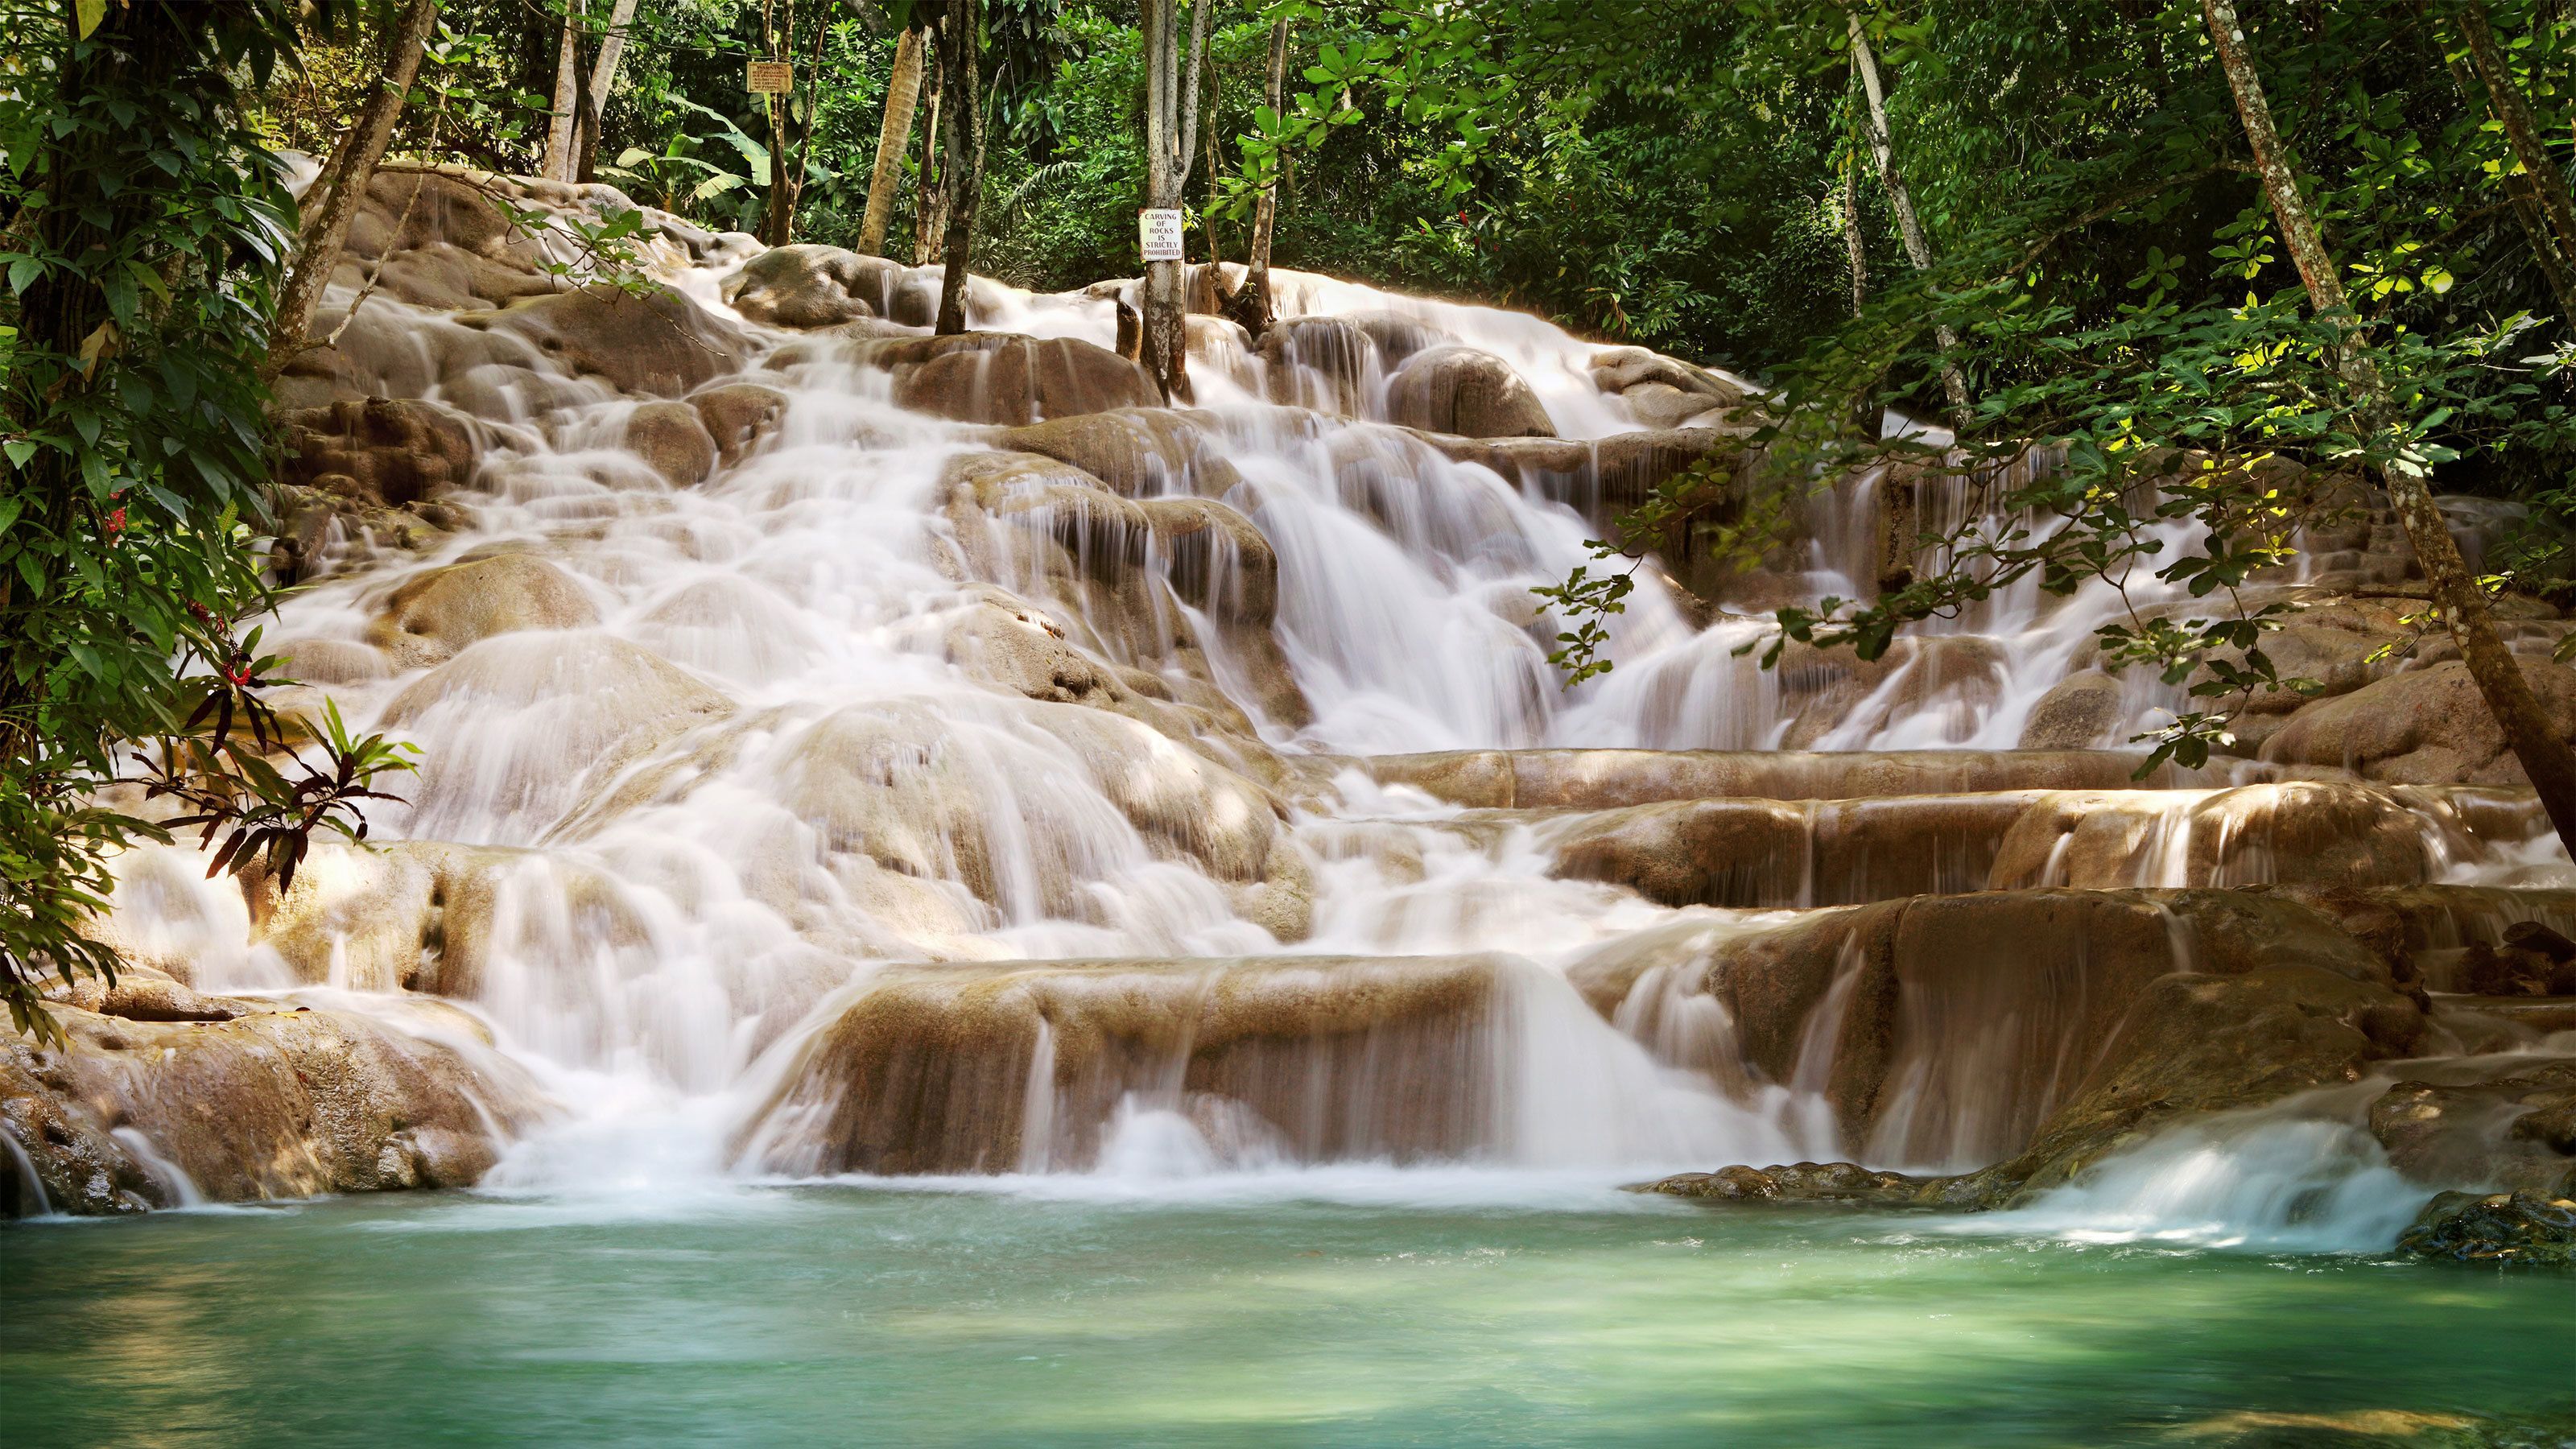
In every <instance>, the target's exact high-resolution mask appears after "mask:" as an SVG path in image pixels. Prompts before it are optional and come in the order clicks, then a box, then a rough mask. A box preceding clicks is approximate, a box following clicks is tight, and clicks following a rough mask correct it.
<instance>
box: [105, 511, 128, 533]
mask: <svg viewBox="0 0 2576 1449" xmlns="http://www.w3.org/2000/svg"><path fill="white" fill-rule="evenodd" d="M107 531H108V532H110V533H123V532H124V531H125V510H124V509H122V508H111V509H109V510H108V511H107Z"/></svg>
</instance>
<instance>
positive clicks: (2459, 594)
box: [2201, 0, 2576, 849]
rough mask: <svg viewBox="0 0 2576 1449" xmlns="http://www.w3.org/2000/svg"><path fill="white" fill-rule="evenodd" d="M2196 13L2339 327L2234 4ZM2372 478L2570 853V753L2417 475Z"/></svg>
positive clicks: (2384, 400) (2365, 381)
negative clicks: (2382, 491)
mask: <svg viewBox="0 0 2576 1449" xmlns="http://www.w3.org/2000/svg"><path fill="white" fill-rule="evenodd" d="M2201 10H2202V13H2203V14H2204V15H2205V16H2206V17H2207V19H2208V22H2209V34H2210V39H2211V41H2212V42H2213V43H2214V44H2215V45H2216V46H2217V49H2218V61H2219V65H2220V67H2221V68H2222V69H2223V70H2224V71H2225V72H2226V74H2227V85H2228V89H2229V90H2231V91H2233V92H2234V93H2235V96H2236V110H2237V114H2238V115H2239V116H2240V117H2241V118H2242V119H2243V121H2244V124H2245V140H2246V144H2247V146H2248V147H2249V148H2250V149H2251V150H2252V151H2253V153H2254V166H2255V170H2256V171H2257V172H2258V173H2259V174H2260V175H2261V176H2262V178H2263V191H2264V195H2265V196H2266V197H2267V198H2268V199H2269V200H2270V202H2271V203H2272V216H2273V219H2274V220H2275V221H2276V222H2277V223H2279V226H2280V231H2281V239H2282V241H2283V243H2284V244H2285V245H2287V246H2288V248H2289V251H2290V260H2291V261H2292V263H2293V264H2295V265H2296V266H2297V267H2298V269H2299V279H2300V280H2301V281H2302V282H2304V283H2305V284H2306V286H2307V292H2308V305H2309V306H2310V307H2311V308H2313V309H2314V310H2315V311H2316V313H2317V314H2318V315H2320V316H2323V317H2329V318H2332V317H2336V316H2339V315H2340V316H2343V317H2349V316H2350V315H2351V306H2350V304H2349V302H2348V300H2347V299H2346V297H2345V295H2344V290H2343V279H2342V275H2341V273H2339V272H2338V271H2337V270H2336V269H2335V264H2334V259H2333V257H2332V256H2330V255H2329V254H2328V253H2327V252H2326V248H2325V241H2324V238H2323V237H2322V236H2320V235H2319V234H2318V231H2317V224H2316V219H2315V218H2314V217H2313V216H2311V215H2310V214H2309V212H2308V205H2307V201H2306V199H2305V198H2303V197H2302V196H2301V195H2300V194H2299V185H2298V178H2297V177H2296V176H2295V175H2293V174H2292V172H2291V170H2290V164H2289V159H2288V157H2287V155H2286V154H2285V153H2284V152H2283V150H2282V147H2281V137H2280V133H2279V132H2278V131H2276V130H2275V129H2274V128H2273V125H2272V110H2271V105H2270V103H2269V102H2268V101H2267V100H2266V99H2265V98H2264V95H2263V81H2262V77H2261V76H2260V75H2258V74H2257V73H2256V72H2255V69H2254V59H2253V55H2252V52H2251V51H2250V50H2249V49H2248V48H2247V45H2246V38H2245V28H2244V26H2243V25H2242V24H2240V23H2239V22H2238V20H2237V18H2236V6H2235V3H2234V0H2201ZM2340 366H2341V368H2342V370H2343V374H2344V377H2345V378H2346V380H2347V382H2348V383H2349V384H2350V385H2351V386H2352V387H2353V389H2354V390H2355V391H2356V392H2359V393H2360V394H2361V395H2362V396H2363V398H2364V406H2365V407H2366V408H2367V409H2369V410H2371V415H2370V416H2367V417H2365V419H2364V423H2365V426H2367V427H2369V428H2370V429H2371V430H2372V431H2376V430H2377V429H2378V428H2379V427H2380V426H2381V425H2382V424H2384V422H2385V421H2386V419H2387V417H2388V415H2389V413H2390V411H2391V410H2392V408H2393V403H2392V401H2391V400H2390V398H2389V396H2388V388H2387V384H2386V382H2385V381H2384V380H2383V379H2382V378H2381V377H2380V375H2379V370H2378V366H2377V364H2376V363H2374V362H2373V361H2372V360H2371V358H2370V356H2369V354H2368V352H2367V351H2366V350H2365V349H2364V348H2363V347H2362V345H2361V339H2360V338H2359V337H2358V336H2357V335H2356V336H2353V337H2351V339H2350V341H2349V342H2348V343H2347V344H2346V345H2345V346H2344V347H2343V349H2342V356H2341V358H2340ZM2379 476H2380V482H2381V485H2382V486H2383V487H2385V488H2386V489H2387V491H2388V498H2389V502H2390V503H2391V504H2392V505H2394V507H2395V508H2396V510H2397V521H2398V523H2399V524H2400V525H2401V526H2402V527H2404V529H2405V530H2406V539H2407V542H2408V543H2410V544H2412V545H2413V546H2414V549H2415V559H2416V562H2418V563H2419V564H2421V565H2423V568H2424V577H2425V581H2426V583H2427V584H2428V585H2429V592H2430V593H2431V594H2432V597H2433V601H2434V602H2435V603H2436V604H2438V605H2440V606H2441V610H2442V618H2443V621H2444V622H2445V623H2446V624H2448V625H2449V626H2450V630H2451V637H2452V638H2453V639H2455V640H2457V641H2458V642H2459V646H2460V655H2461V658H2462V659H2463V660H2464V661H2465V662H2466V663H2467V665H2468V667H2469V676H2470V678H2472V679H2474V680H2475V681H2476V682H2477V686H2478V693H2479V694H2481V695H2482V696H2484V697H2485V699H2486V704H2487V709H2488V711H2489V712H2490V713H2492V714H2493V715H2494V716H2495V721H2496V725H2497V727H2498V728H2499V729H2500V730H2501V731H2502V732H2503V734H2504V738H2505V743H2506V744H2507V745H2508V746H2509V747H2510V748H2511V749H2512V750H2513V753H2514V756H2515V758H2517V759H2519V760H2520V761H2521V762H2522V771H2523V774H2524V775H2526V776H2528V777H2529V778H2530V780H2531V784H2532V788H2533V789H2534V790H2535V791H2536V792H2537V793H2538V794H2539V796H2540V804H2541V808H2542V809H2544V810H2546V811H2548V812H2549V823H2550V824H2551V825H2552V826H2553V827H2555V828H2556V830H2557V831H2558V838H2559V841H2560V842H2561V843H2562V844H2565V845H2567V846H2569V847H2570V848H2571V849H2576V750H2571V749H2569V748H2568V745H2567V741H2566V740H2565V739H2564V738H2563V737H2562V736H2561V735H2560V734H2559V732H2558V729H2557V727H2556V726H2555V725H2554V724H2552V723H2551V721H2550V719H2549V716H2548V715H2547V714H2545V713H2543V712H2542V710H2541V708H2540V701H2539V699H2538V698H2537V697H2535V696H2534V695H2533V694H2532V691H2531V681H2530V680H2528V679H2526V678H2524V677H2523V672H2522V666H2521V665H2520V663H2518V662H2517V661H2516V660H2515V659H2514V657H2513V655H2512V654H2511V652H2509V651H2508V650H2506V648H2505V647H2504V640H2503V638H2502V637H2501V636H2499V635H2498V634H2497V633H2496V626H2495V614H2494V612H2493V610H2491V609H2490V608H2489V607H2488V605H2487V596H2486V591H2485V590H2483V589H2481V588H2480V587H2479V586H2478V583H2477V580H2476V579H2475V578H2473V577H2472V576H2471V575H2470V573H2469V567H2468V563H2467V561H2465V560H2464V559H2462V558H2461V557H2460V549H2459V545H2458V544H2457V543H2455V542H2453V541H2452V538H2451V530H2450V527H2449V525H2448V524H2447V523H2446V522H2445V521H2444V520H2443V518H2442V510H2441V508H2440V506H2439V505H2437V504H2436V503H2434V501H2433V495H2432V491H2431V489H2430V488H2428V487H2427V486H2426V484H2425V480H2424V477H2423V475H2422V474H2421V473H2418V472H2415V471H2413V470H2411V469H2408V468H2406V467H2404V466H2402V465H2401V466H2399V467H2394V468H2382V469H2380V470H2379Z"/></svg>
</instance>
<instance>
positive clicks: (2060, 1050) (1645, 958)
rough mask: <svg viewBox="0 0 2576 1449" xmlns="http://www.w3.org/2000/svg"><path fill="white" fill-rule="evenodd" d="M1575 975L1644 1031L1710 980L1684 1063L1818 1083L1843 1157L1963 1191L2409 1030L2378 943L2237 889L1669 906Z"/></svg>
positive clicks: (2096, 1152) (2374, 1057)
mask: <svg viewBox="0 0 2576 1449" xmlns="http://www.w3.org/2000/svg"><path fill="white" fill-rule="evenodd" d="M1569 974H1570V976H1571V978H1572V979H1573V980H1574V982H1575V983H1576V985H1577V987H1578V988H1579V989H1581V990H1582V991H1583V992H1584V993H1585V995H1586V996H1587V997H1588V998H1590V999H1591V1000H1592V1001H1593V1003H1594V1005H1595V1007H1596V1008H1597V1009H1599V1010H1601V1011H1602V1012H1603V1013H1605V1014H1613V1013H1615V1014H1617V1015H1618V1016H1619V1019H1620V1020H1621V1021H1622V1023H1623V1024H1624V1025H1626V1026H1627V1028H1628V1029H1629V1030H1630V1031H1632V1032H1635V1033H1637V1034H1639V1035H1642V1036H1645V1037H1647V1038H1648V1039H1655V1037H1654V1033H1655V1032H1656V1031H1657V1030H1658V1029H1659V1028H1658V1026H1657V1023H1658V1022H1659V1021H1661V1020H1663V1019H1665V1018H1666V1017H1667V1016H1668V1015H1670V1014H1672V1013H1675V1012H1679V1011H1684V1010H1686V1009H1688V1008H1687V1003H1688V1001H1689V1000H1691V999H1692V998H1694V997H1697V996H1700V995H1705V996H1708V997H1711V998H1714V1000H1715V1003H1716V1005H1717V1006H1719V1007H1721V1008H1723V1010H1724V1014H1725V1019H1726V1020H1727V1021H1728V1022H1729V1023H1730V1033H1729V1035H1730V1040H1729V1041H1728V1042H1727V1043H1726V1044H1725V1045H1724V1046H1723V1047H1722V1048H1720V1047H1715V1046H1712V1047H1709V1048H1705V1050H1710V1051H1713V1052H1716V1053H1717V1055H1715V1056H1711V1057H1710V1058H1709V1059H1708V1060H1706V1061H1699V1060H1693V1061H1690V1062H1687V1063H1685V1064H1686V1065H1692V1066H1697V1067H1700V1068H1701V1069H1703V1070H1707V1071H1710V1072H1712V1074H1713V1075H1715V1076H1716V1077H1717V1079H1718V1080H1720V1081H1726V1080H1728V1073H1729V1072H1733V1073H1735V1074H1738V1077H1739V1080H1742V1081H1746V1082H1788V1081H1791V1080H1804V1081H1807V1082H1809V1083H1811V1084H1816V1085H1817V1086H1818V1087H1819V1088H1820V1090H1822V1092H1823V1093H1824V1095H1825V1097H1826V1099H1827V1100H1828V1101H1829V1102H1831V1103H1832V1104H1833V1106H1834V1109H1835V1113H1836V1117H1837V1120H1838V1121H1839V1122H1840V1123H1841V1124H1842V1129H1843V1132H1844V1137H1845V1142H1846V1144H1847V1145H1848V1146H1849V1148H1850V1149H1851V1150H1852V1152H1853V1155H1854V1156H1856V1157H1861V1158H1864V1159H1867V1160H1877V1161H1905V1162H1915V1163H1927V1164H1934V1165H1938V1166H1941V1167H1944V1168H1946V1169H1947V1170H1949V1171H1953V1172H1967V1173H1970V1174H1971V1176H1970V1179H1968V1180H1964V1181H1963V1182H1961V1183H1960V1184H1958V1185H1957V1186H1956V1189H1955V1190H1956V1191H1957V1192H1958V1193H1960V1194H1962V1195H1963V1197H1964V1198H1973V1199H1974V1200H1978V1201H1990V1202H1991V1201H2002V1200H2004V1199H2005V1198H2008V1197H2010V1196H2012V1195H2014V1194H2016V1193H2019V1192H2021V1191H2023V1190H2025V1189H2028V1188H2034V1187H2041V1186H2048V1185H2053V1184H2055V1183H2058V1182H2062V1181H2065V1180H2066V1179H2067V1178H2068V1177H2070V1176H2072V1175H2074V1174H2075V1173H2077V1172H2080V1171H2081V1170H2083V1169H2084V1168H2085V1167H2087V1166H2089V1165H2090V1164H2091V1163H2093V1162H2094V1161H2097V1160H2099V1158H2100V1157H2101V1156H2102V1155H2104V1154H2105V1153H2107V1152H2110V1151H2112V1150H2114V1149H2115V1148H2116V1147H2118V1146H2120V1145H2123V1144H2125V1143H2126V1142H2128V1141H2131V1140H2134V1136H2135V1134H2137V1133H2140V1132H2143V1131H2147V1130H2151V1129H2152V1127H2153V1126H2154V1125H2156V1124H2158V1123H2161V1122H2164V1121H2167V1120H2170V1119H2172V1118H2173V1117H2176V1116H2178V1115H2181V1114H2184V1113H2191V1112H2206V1111H2215V1110H2220V1109H2223V1108H2228V1107H2239V1106H2247V1105H2252V1104H2256V1103H2261V1102H2268V1101H2272V1100H2275V1099H2277V1098H2279V1097H2281V1096H2285V1095H2287V1094H2289V1093H2291V1092H2294V1091H2299V1090H2303V1089H2306V1088H2310V1087H2317V1086H2323V1085H2329V1084H2336V1083H2341V1082H2344V1081H2348V1080H2352V1079H2354V1078H2356V1077H2357V1076H2358V1075H2359V1074H2360V1073H2361V1072H2362V1071H2363V1070H2364V1068H2365V1067H2366V1066H2367V1064H2369V1063H2371V1062H2374V1061H2378V1060H2382V1059H2385V1058H2390V1057H2396V1056H2401V1055H2404V1054H2406V1053H2407V1052H2409V1051H2411V1050H2412V1049H2413V1048H2414V1047H2415V1046H2416V1044H2417V1042H2418V1041H2419V1040H2420V1039H2421V1037H2422V1035H2423V1031H2424V1018H2423V1015H2422V1013H2421V1010H2420V1009H2419V1008H2418V1007H2417V1005H2416V1003H2414V1002H2413V1001H2411V1000H2409V999H2407V998H2406V997H2405V996H2404V995H2402V994H2400V993H2399V992H2398V991H2396V990H2395V989H2394V987H2393V985H2392V983H2391V981H2390V977H2389V972H2388V967H2387V964H2386V963H2385V962H2384V961H2383V960H2382V959H2381V958H2380V957H2379V956H2378V955H2377V954H2376V953H2374V952H2372V951H2371V950H2369V949H2368V948H2366V947H2365V946H2363V945H2362V944H2361V943H2359V942H2357V941H2355V940H2354V939H2353V938H2352V937H2351V936H2349V935H2347V934H2346V933H2344V932H2343V931H2342V930H2340V929H2338V928H2337V927H2336V925H2335V924H2334V923H2333V922H2332V921H2330V920H2328V919H2326V918H2325V917H2324V916H2322V915H2320V914H2318V913H2316V912H2314V911H2310V910H2308V909H2306V908H2304V907H2301V906H2298V905H2295V904H2293V903H2290V902H2287V901H2282V900H2276V899H2270V898H2267V897H2264V896H2260V895H2254V894H2250V893H2246V892H2229V891H2184V892H2135V891H2015V892H1999V893H1987V894H1979V895H1966V896H1949V897H1918V898H1915V899H1912V900H1905V901H1891V902H1886V903H1882V904H1878V905H1870V906H1858V907H1852V908H1848V909H1846V910H1842V911H1818V912H1809V913H1804V914H1802V915H1801V916H1799V917H1796V918H1793V919H1791V920H1789V921H1787V922H1784V923H1778V924H1767V923H1758V922H1757V923H1746V924H1743V925H1677V926H1675V927H1674V928H1672V930H1671V931H1670V932H1668V933H1666V934H1664V935H1661V936H1657V935H1654V934H1651V933H1650V934H1649V935H1648V936H1646V937H1643V938H1635V939H1632V940H1630V941H1627V942H1621V943H1614V944H1613V945H1611V946H1607V947H1604V948H1602V949H1601V950H1599V951H1598V952H1596V953H1595V954H1594V955H1592V956H1591V957H1588V958H1586V959H1585V960H1583V961H1580V962H1578V963H1576V965H1575V966H1573V967H1572V968H1571V969H1570V972H1569ZM1638 993H1642V994H1638ZM1632 995H1634V999H1632ZM1721 1058H1723V1060H1721Z"/></svg>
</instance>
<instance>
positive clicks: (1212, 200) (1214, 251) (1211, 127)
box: [1199, 66, 1225, 300]
mask: <svg viewBox="0 0 2576 1449" xmlns="http://www.w3.org/2000/svg"><path fill="white" fill-rule="evenodd" d="M1216 91H1217V77H1216V67H1215V66H1209V67H1208V68H1207V105H1206V108H1205V109H1204V110H1203V111H1201V113H1200V122H1201V124H1200V126H1199V134H1200V135H1201V136H1203V137H1205V138H1206V141H1207V176H1206V177H1205V178H1204V180H1205V182H1206V195H1207V204H1206V205H1205V206H1202V207H1200V208H1199V218H1200V221H1199V225H1200V227H1201V228H1202V229H1203V230H1205V231H1206V232H1207V254H1208V255H1207V264H1208V284H1209V285H1210V286H1211V287H1213V288H1215V289H1216V290H1217V291H1218V292H1219V293H1220V294H1222V292H1223V291H1224V282H1225V275H1224V273H1223V272H1221V271H1219V270H1218V269H1219V268H1220V267H1223V266H1224V265H1225V253H1224V252H1223V251H1222V250H1221V249H1219V247H1218V246H1217V241H1216V113H1217V104H1216V101H1217V95H1216ZM1220 300H1222V296H1220Z"/></svg>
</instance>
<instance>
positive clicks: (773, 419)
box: [687, 382, 787, 468]
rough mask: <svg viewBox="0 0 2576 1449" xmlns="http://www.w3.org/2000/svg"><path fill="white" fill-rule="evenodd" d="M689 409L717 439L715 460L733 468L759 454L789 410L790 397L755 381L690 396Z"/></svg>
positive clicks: (708, 433)
mask: <svg viewBox="0 0 2576 1449" xmlns="http://www.w3.org/2000/svg"><path fill="white" fill-rule="evenodd" d="M687 401H688V404H689V406H691V407H693V408H696V409H697V410H698V421H699V423H700V425H701V426H703V427H704V428H705V429H706V432H707V435H708V436H709V437H711V438H713V439H714V440H715V445H716V461H717V462H718V463H720V464H722V465H723V466H725V467H727V468H730V467H732V466H733V465H734V464H736V463H739V462H741V461H742V460H743V459H744V458H746V457H749V456H750V455H751V454H752V453H754V452H756V451H758V449H759V447H760V445H761V443H762V441H763V440H764V439H766V438H767V437H768V436H769V435H770V433H771V432H772V431H774V430H775V429H776V428H777V426H778V420H779V418H780V417H781V416H783V415H784V414H785V413H786V411H787V394H785V393H783V392H780V391H779V390H778V389H776V388H774V387H762V386H761V385H760V384H758V383H756V382H732V383H726V384H725V385H724V386H722V387H711V388H708V389H706V390H705V391H704V392H696V393H691V394H690V395H689V397H688V399H687Z"/></svg>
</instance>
